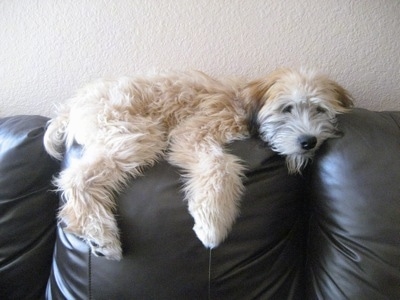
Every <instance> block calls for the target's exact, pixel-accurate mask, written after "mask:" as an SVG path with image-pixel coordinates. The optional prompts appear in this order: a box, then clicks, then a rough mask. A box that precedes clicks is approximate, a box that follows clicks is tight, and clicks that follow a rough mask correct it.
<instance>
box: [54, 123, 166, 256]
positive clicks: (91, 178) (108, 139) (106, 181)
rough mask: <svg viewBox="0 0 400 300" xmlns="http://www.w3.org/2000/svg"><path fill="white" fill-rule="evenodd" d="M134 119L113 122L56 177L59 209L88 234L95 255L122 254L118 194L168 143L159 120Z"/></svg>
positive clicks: (75, 229) (71, 227) (68, 223)
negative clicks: (60, 195) (62, 200)
mask: <svg viewBox="0 0 400 300" xmlns="http://www.w3.org/2000/svg"><path fill="white" fill-rule="evenodd" d="M136 123H137V126H132V124H125V125H126V126H123V127H121V126H118V127H117V126H112V125H110V126H109V127H108V128H107V130H108V133H107V134H106V135H104V137H103V138H102V139H100V140H99V141H98V142H96V143H89V144H87V145H83V153H82V156H81V157H80V158H77V159H74V160H72V161H71V163H70V165H69V166H68V167H67V168H66V169H65V170H64V171H62V172H61V174H60V175H59V177H58V179H56V184H57V186H58V188H59V189H60V190H61V191H63V194H64V197H65V199H66V202H65V204H64V205H63V206H62V207H61V210H60V212H59V218H60V220H61V221H63V222H64V223H65V230H66V231H67V232H71V233H74V234H76V235H78V236H80V237H81V238H83V239H84V240H86V242H87V243H88V244H89V246H90V247H91V249H92V252H93V253H94V254H95V255H99V256H105V257H106V258H108V259H116V260H119V259H121V256H122V250H121V243H120V240H119V231H118V226H117V222H116V220H115V217H114V209H115V203H114V199H113V196H114V194H115V193H117V192H119V191H120V190H121V187H122V186H123V185H124V184H125V183H126V180H127V179H128V178H129V177H130V176H138V175H140V172H141V168H142V167H143V166H146V165H151V164H153V163H154V162H155V161H156V160H157V158H158V157H159V156H160V155H161V154H162V152H163V150H164V148H165V146H166V138H165V133H164V130H163V128H162V127H161V126H160V125H158V124H157V123H154V122H152V121H151V120H148V119H146V118H141V119H140V120H136ZM129 127H132V128H131V129H130V130H128V128H129Z"/></svg>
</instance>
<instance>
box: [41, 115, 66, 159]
mask: <svg viewBox="0 0 400 300" xmlns="http://www.w3.org/2000/svg"><path fill="white" fill-rule="evenodd" d="M68 119H69V118H68V113H61V114H59V115H58V116H57V117H56V118H54V119H51V120H49V121H48V122H47V128H46V132H45V134H44V138H43V144H44V148H45V149H46V152H47V153H48V154H50V155H51V156H53V157H54V158H56V159H58V160H61V159H62V158H63V154H64V152H65V144H66V138H67V134H66V129H67V126H68Z"/></svg>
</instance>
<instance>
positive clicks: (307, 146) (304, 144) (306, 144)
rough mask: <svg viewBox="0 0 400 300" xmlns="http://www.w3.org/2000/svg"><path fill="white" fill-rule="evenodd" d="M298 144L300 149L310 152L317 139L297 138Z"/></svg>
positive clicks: (312, 137)
mask: <svg viewBox="0 0 400 300" xmlns="http://www.w3.org/2000/svg"><path fill="white" fill-rule="evenodd" d="M299 143H300V146H301V148H302V149H304V150H311V149H314V148H315V146H316V145H317V138H316V137H315V136H313V135H302V136H300V137H299Z"/></svg>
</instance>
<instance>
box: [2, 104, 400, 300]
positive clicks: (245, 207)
mask: <svg viewBox="0 0 400 300" xmlns="http://www.w3.org/2000/svg"><path fill="white" fill-rule="evenodd" d="M46 122H47V118H45V117H42V116H26V115H25V116H12V117H7V118H2V119H0V299H218V300H219V299H230V300H231V299H358V300H359V299H400V112H373V111H368V110H365V109H353V110H352V111H351V112H350V113H348V114H343V115H340V116H339V128H340V130H341V131H342V132H343V136H342V137H341V138H338V139H331V140H329V141H327V142H326V143H324V145H323V146H322V147H321V148H320V149H319V151H318V152H317V155H316V157H315V159H314V160H313V161H312V163H311V164H309V166H308V167H307V168H306V169H305V170H304V172H303V174H301V175H288V173H287V170H286V168H285V162H284V159H283V158H282V157H280V156H279V155H277V154H275V153H273V152H272V151H271V150H269V149H268V147H266V146H265V145H264V144H262V143H261V142H260V141H259V140H258V139H256V138H252V139H249V140H246V141H239V142H235V143H232V144H231V145H229V146H228V148H229V151H231V152H232V153H234V154H236V155H239V156H240V157H241V158H242V160H243V161H244V163H245V164H246V166H247V171H246V178H245V179H244V180H245V186H246V192H245V195H244V197H243V199H242V202H241V214H240V216H239V218H238V220H237V221H236V223H235V225H234V227H233V230H232V232H231V233H230V234H229V236H228V238H227V240H226V241H225V242H224V243H223V244H221V245H220V246H219V247H217V248H215V249H213V250H208V249H205V248H204V247H203V246H202V244H201V243H200V241H199V240H198V239H197V238H196V236H195V234H194V232H193V231H192V229H191V228H192V226H193V220H192V218H191V216H190V215H189V213H188V212H187V209H186V204H185V202H184V201H183V200H182V198H183V197H182V192H181V182H180V179H179V170H178V169H176V168H174V167H172V166H171V165H169V164H167V163H166V162H165V161H160V162H159V163H158V164H156V165H155V166H154V167H152V168H148V169H146V170H145V172H144V176H142V177H139V178H136V179H134V180H131V181H130V182H129V184H128V185H127V187H126V188H125V190H124V191H123V192H122V193H121V194H119V195H117V202H118V210H117V212H116V215H117V219H118V223H119V228H120V230H121V239H122V244H123V251H124V257H123V259H122V260H121V261H119V262H117V261H109V260H106V259H105V258H102V257H96V256H93V255H92V254H91V253H90V251H89V248H88V247H87V245H86V244H85V243H84V242H83V241H81V240H80V239H79V238H77V237H76V236H74V235H71V234H68V233H66V232H64V231H63V229H62V225H61V224H57V220H56V213H57V209H58V207H59V205H60V203H59V202H60V197H59V195H58V194H57V192H56V191H54V187H53V186H52V184H51V179H52V177H53V176H54V175H55V174H57V172H59V171H60V170H61V169H62V167H63V164H68V161H69V159H71V158H73V157H74V156H76V155H79V148H78V147H77V148H73V149H71V150H70V151H69V152H68V153H66V156H65V160H64V162H63V163H62V164H60V163H59V162H57V161H55V160H53V159H52V158H50V157H49V156H48V155H47V154H46V153H45V151H44V149H43V146H42V138H43V133H44V131H45V128H46Z"/></svg>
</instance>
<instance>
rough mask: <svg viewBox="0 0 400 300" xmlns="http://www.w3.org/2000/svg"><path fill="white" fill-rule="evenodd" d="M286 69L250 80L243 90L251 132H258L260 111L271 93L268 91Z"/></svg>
mask: <svg viewBox="0 0 400 300" xmlns="http://www.w3.org/2000/svg"><path fill="white" fill-rule="evenodd" d="M286 71H287V70H286V69H278V70H276V71H274V72H272V73H271V74H269V75H268V76H266V77H263V78H259V79H256V80H253V81H250V82H249V83H248V84H247V85H246V87H245V88H244V90H243V100H244V105H245V108H246V111H247V116H248V120H249V126H250V132H251V133H252V134H257V132H258V125H259V124H258V122H257V117H258V113H259V111H260V110H261V108H262V107H263V105H264V104H265V103H266V102H267V101H268V99H269V98H270V96H271V95H269V93H268V91H269V90H270V89H271V87H272V86H273V85H274V84H275V83H276V82H277V81H278V80H279V79H280V78H281V76H282V74H283V73H284V72H286Z"/></svg>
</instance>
